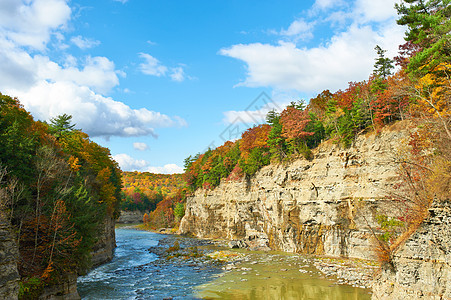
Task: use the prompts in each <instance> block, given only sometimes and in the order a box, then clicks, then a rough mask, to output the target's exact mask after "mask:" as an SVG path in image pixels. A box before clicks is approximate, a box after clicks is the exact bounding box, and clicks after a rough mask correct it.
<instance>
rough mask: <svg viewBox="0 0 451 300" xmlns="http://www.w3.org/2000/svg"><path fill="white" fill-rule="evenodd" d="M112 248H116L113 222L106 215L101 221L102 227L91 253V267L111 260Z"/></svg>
mask: <svg viewBox="0 0 451 300" xmlns="http://www.w3.org/2000/svg"><path fill="white" fill-rule="evenodd" d="M114 248H116V233H115V231H114V220H113V218H111V217H110V216H109V215H107V216H106V217H105V219H104V221H103V226H102V228H101V230H100V231H99V235H98V241H97V243H96V245H95V246H94V248H93V251H92V258H91V262H92V265H93V267H96V266H99V265H101V264H104V263H106V262H109V261H110V260H112V259H113V254H114Z"/></svg>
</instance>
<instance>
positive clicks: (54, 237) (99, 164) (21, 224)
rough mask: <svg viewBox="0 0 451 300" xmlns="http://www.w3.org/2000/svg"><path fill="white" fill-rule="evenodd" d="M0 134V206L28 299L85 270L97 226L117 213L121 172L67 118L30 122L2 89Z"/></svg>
mask: <svg viewBox="0 0 451 300" xmlns="http://www.w3.org/2000/svg"><path fill="white" fill-rule="evenodd" d="M0 137H1V141H2V142H1V143H0V211H1V213H2V214H3V215H2V218H4V219H6V220H7V221H8V222H9V223H10V224H12V227H13V230H14V232H15V234H16V237H17V241H18V246H19V252H20V255H19V259H18V261H17V263H18V270H19V274H20V277H21V279H20V297H21V298H23V299H36V298H37V297H38V295H40V293H41V291H42V289H43V288H44V286H46V285H51V284H55V283H57V282H59V280H60V279H61V278H62V276H64V275H65V274H66V273H74V272H75V273H79V274H80V273H84V272H86V271H87V270H88V269H89V267H90V257H91V250H92V248H93V246H94V245H95V243H96V240H97V237H98V232H99V228H100V225H101V224H102V222H103V221H104V219H105V218H106V217H107V216H108V217H111V218H116V217H117V216H118V215H119V204H120V198H121V172H120V169H119V167H118V165H117V163H116V162H115V161H114V160H112V158H111V155H110V152H109V150H108V149H107V148H104V147H101V146H99V145H98V144H96V143H94V142H92V141H91V140H90V139H89V137H88V135H87V134H86V133H84V132H82V131H80V130H77V129H75V124H71V116H68V115H62V116H58V117H56V118H54V119H52V120H51V121H50V123H45V122H40V121H35V120H33V117H32V116H31V115H30V113H28V112H27V111H26V110H25V109H24V108H23V107H22V105H21V104H20V102H19V100H18V99H13V98H11V97H9V96H6V95H2V94H0Z"/></svg>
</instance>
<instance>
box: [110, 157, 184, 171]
mask: <svg viewBox="0 0 451 300" xmlns="http://www.w3.org/2000/svg"><path fill="white" fill-rule="evenodd" d="M113 159H114V160H115V161H116V162H117V163H118V164H119V166H120V168H121V169H122V170H123V171H139V172H151V173H161V174H174V173H183V168H182V167H180V166H178V165H176V164H166V165H164V166H162V167H158V166H157V167H155V166H151V165H150V164H149V163H148V162H147V161H145V160H139V159H134V158H133V157H131V156H130V155H128V154H125V153H122V154H117V155H113Z"/></svg>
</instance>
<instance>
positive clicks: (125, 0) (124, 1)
mask: <svg viewBox="0 0 451 300" xmlns="http://www.w3.org/2000/svg"><path fill="white" fill-rule="evenodd" d="M114 1H115V2H120V3H122V4H125V3H127V2H128V0H114Z"/></svg>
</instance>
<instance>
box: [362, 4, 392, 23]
mask: <svg viewBox="0 0 451 300" xmlns="http://www.w3.org/2000/svg"><path fill="white" fill-rule="evenodd" d="M399 2H400V1H398V0H395V1H394V0H378V1H374V0H357V1H356V3H355V12H354V13H355V14H356V15H357V16H358V17H360V18H361V19H360V20H359V21H360V22H382V21H385V20H387V19H390V18H394V17H396V16H397V13H396V10H395V3H399Z"/></svg>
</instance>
